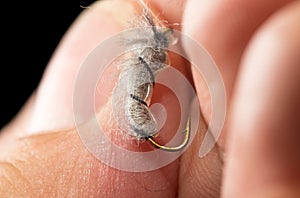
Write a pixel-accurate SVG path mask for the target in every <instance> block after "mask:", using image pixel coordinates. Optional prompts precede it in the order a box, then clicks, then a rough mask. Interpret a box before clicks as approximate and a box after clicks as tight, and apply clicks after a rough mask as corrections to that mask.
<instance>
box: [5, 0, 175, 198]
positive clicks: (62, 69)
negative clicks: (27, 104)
mask: <svg viewBox="0 0 300 198" xmlns="http://www.w3.org/2000/svg"><path fill="white" fill-rule="evenodd" d="M95 6H96V7H91V8H90V11H87V12H86V14H85V15H83V16H81V17H80V18H79V21H77V22H76V23H75V25H73V27H72V28H71V30H70V31H69V33H68V34H67V36H66V37H65V39H64V40H63V42H62V44H61V45H60V47H59V48H58V51H57V52H56V53H55V55H54V58H53V59H52V61H51V62H50V64H49V67H48V69H47V71H46V73H45V75H44V78H43V81H42V84H41V86H40V87H39V90H38V98H37V99H36V106H35V114H34V117H33V119H32V122H31V123H33V124H35V123H38V122H39V121H41V123H38V124H39V125H36V126H33V127H34V128H31V129H35V130H36V131H38V130H46V129H47V128H48V127H49V126H50V127H51V128H50V129H52V128H54V129H56V131H57V129H59V128H63V127H67V126H69V124H70V123H71V122H70V123H69V121H70V120H69V118H70V116H71V118H72V119H73V115H72V114H70V110H72V108H71V106H69V105H70V104H72V101H70V99H71V96H72V92H71V91H73V87H72V86H71V85H73V84H72V83H74V82H73V80H74V78H75V77H74V76H75V74H76V72H77V70H78V68H79V66H78V65H77V64H78V62H80V61H82V59H84V58H85V57H84V53H86V54H85V55H87V54H88V52H89V50H91V49H92V48H93V47H94V46H95V45H96V44H98V42H97V41H99V40H100V41H101V39H104V38H102V37H101V33H102V32H100V30H98V29H97V31H98V32H97V33H99V34H100V37H101V38H98V36H99V35H98V34H96V33H95V32H94V33H93V34H95V35H93V34H92V35H90V34H87V33H84V32H88V30H91V32H93V30H94V29H93V28H94V27H95V26H98V25H99V24H102V23H104V25H112V24H110V23H109V24H107V23H105V21H106V20H104V18H108V17H110V18H111V17H115V16H121V17H125V18H126V17H127V15H130V14H131V13H132V11H134V10H135V6H136V4H135V1H110V2H108V1H107V2H105V3H104V4H102V2H99V3H97V4H96V5H95ZM117 8H120V10H117V11H116V10H115V9H117ZM124 8H127V9H124ZM114 10H115V11H114ZM115 12H117V13H118V14H116V13H115ZM115 20H116V21H115ZM118 20H120V21H118ZM124 21H127V20H126V19H124V18H121V19H119V18H118V17H117V18H116V19H115V18H113V20H111V21H110V22H111V23H116V24H113V25H112V27H110V28H111V29H109V28H108V29H107V31H108V32H107V34H108V35H109V34H111V33H112V32H114V31H116V32H117V31H119V30H120V29H122V25H121V24H120V23H122V22H124ZM102 28H103V27H102ZM105 31H106V29H105ZM109 31H111V32H109ZM105 35H106V34H105ZM94 36H95V37H97V39H99V40H97V39H96V38H94V39H93V37H94ZM87 37H88V39H87V40H85V39H86V38H87ZM103 37H104V36H103ZM82 39H84V41H86V42H87V44H83V46H81V47H82V48H78V46H77V45H76V44H78V43H81V42H82V41H81V40H82ZM83 43H84V42H83ZM81 50H82V51H81ZM83 52H84V53H83ZM81 53H83V55H82V54H81ZM76 56H77V58H76V60H75V61H74V60H73V59H74V57H76ZM78 57H79V58H78ZM80 58H81V59H80ZM73 61H74V62H73ZM77 61H78V62H77ZM74 67H75V69H74ZM76 69H77V70H76ZM66 81H67V82H66ZM61 83H62V84H61ZM58 87H59V88H60V89H57V88H58ZM69 89H70V91H69ZM44 94H45V95H44ZM54 96H58V97H57V98H54V99H53V98H52V99H51V100H50V97H54ZM60 97H62V98H60ZM167 98H168V97H167ZM69 103H70V104H69ZM171 104H172V103H171ZM44 105H46V106H44ZM65 105H66V106H65ZM57 108H62V109H57ZM52 110H54V111H53V112H52ZM48 112H51V114H52V113H53V114H52V115H50V117H49V116H45V117H43V115H44V114H46V115H47V114H48ZM53 115H56V116H53ZM39 116H40V117H39ZM98 116H99V118H101V119H99V120H102V121H103V122H105V121H106V122H108V119H109V116H110V114H108V113H105V114H101V113H100V115H98ZM54 117H55V118H54ZM60 118H63V119H65V120H62V121H59V119H60ZM44 119H45V120H44ZM56 121H57V122H58V123H56ZM100 122H101V121H100ZM72 123H73V120H72ZM89 128H90V126H89V125H88V126H87V128H86V133H89ZM58 131H60V130H58ZM115 132H116V131H115ZM123 139H124V138H123ZM98 143H99V144H100V142H98ZM19 144H21V146H20V147H18V148H16V150H14V151H13V153H9V154H8V155H7V156H9V160H7V159H6V160H7V161H5V162H3V163H2V164H1V168H2V170H3V171H1V173H3V175H1V176H2V177H1V182H2V184H3V185H1V187H2V186H3V188H2V189H1V190H2V192H3V193H6V194H4V195H9V196H13V195H19V194H20V195H23V194H26V192H31V193H33V194H34V195H37V194H39V193H40V192H42V193H43V192H45V194H53V193H54V194H57V195H58V196H62V195H65V194H67V195H68V193H71V194H72V193H74V194H75V196H76V195H78V196H79V197H80V196H81V195H83V194H88V195H93V196H96V197H115V196H116V195H123V196H125V197H133V196H145V197H153V196H163V197H174V196H175V195H176V193H177V176H178V175H177V171H178V161H175V162H174V163H172V164H170V165H168V166H165V167H164V168H161V169H158V170H154V171H151V172H146V173H130V172H126V171H121V170H118V169H114V168H111V167H109V166H107V165H106V164H104V163H102V162H100V161H98V160H96V158H94V157H93V156H92V155H91V154H90V153H89V152H87V150H86V148H85V147H83V144H82V142H81V141H80V139H79V137H78V135H77V133H76V131H75V130H70V131H60V132H57V133H45V134H39V135H36V136H33V137H29V138H26V137H25V138H23V139H21V141H20V143H19ZM19 144H18V145H17V146H19ZM114 154H115V153H112V152H111V153H110V152H107V153H105V155H106V156H105V157H106V158H107V160H108V161H109V160H114V158H113V157H114ZM20 159H22V160H20ZM23 161H26V163H22V162H23ZM144 163H147V162H146V161H145V162H144ZM45 169H46V170H47V171H45ZM73 171H74V172H73ZM22 187H23V188H22ZM16 189H18V190H16ZM19 189H20V190H19ZM37 189H38V190H37ZM78 189H81V190H80V191H79V190H78ZM2 192H1V193H2ZM72 196H73V195H72Z"/></svg>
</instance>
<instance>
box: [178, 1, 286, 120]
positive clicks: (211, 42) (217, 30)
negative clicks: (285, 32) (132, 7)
mask: <svg viewBox="0 0 300 198" xmlns="http://www.w3.org/2000/svg"><path fill="white" fill-rule="evenodd" d="M288 2H289V1H287V0H275V1H274V0H264V1H260V0H254V1H240V0H228V1H209V0H200V1H199V0H189V1H187V3H186V8H185V11H184V15H183V33H184V34H187V35H188V36H190V37H191V38H193V39H194V40H195V41H197V42H199V44H201V45H202V46H203V47H204V48H205V49H206V50H208V52H209V53H210V54H211V56H212V58H213V59H214V61H215V62H216V64H217V65H218V67H219V69H220V72H221V74H222V77H223V80H224V84H225V88H226V94H227V101H228V104H230V98H231V93H232V89H233V87H234V82H235V78H236V73H237V71H238V69H239V68H238V65H239V63H240V59H241V56H242V54H243V51H244V49H245V47H246V45H247V43H248V42H249V39H250V38H251V36H252V34H253V33H254V32H255V30H256V29H257V28H258V27H259V25H261V24H262V23H263V22H264V21H265V20H266V19H267V18H268V17H269V16H270V15H271V14H272V13H273V12H275V11H276V10H277V9H279V8H280V7H282V6H283V5H285V4H287V3H288ZM187 53H188V54H189V52H187ZM190 54H193V53H190ZM193 76H194V80H195V82H198V81H199V83H196V89H197V93H198V94H199V97H200V99H199V100H200V101H201V100H202V102H201V103H202V104H201V107H202V109H203V110H204V112H203V114H204V117H205V120H206V121H207V122H208V121H209V119H210V115H211V112H210V109H211V108H207V106H210V100H209V93H207V92H208V90H207V88H205V87H204V86H203V85H202V84H201V83H200V82H201V80H200V79H201V77H200V76H199V74H197V72H196V71H194V70H193Z"/></svg>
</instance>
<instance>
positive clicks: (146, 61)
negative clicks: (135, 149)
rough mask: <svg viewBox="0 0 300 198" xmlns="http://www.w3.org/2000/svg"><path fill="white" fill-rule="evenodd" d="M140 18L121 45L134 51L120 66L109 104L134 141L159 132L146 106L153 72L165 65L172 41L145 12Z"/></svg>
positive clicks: (150, 95)
mask: <svg viewBox="0 0 300 198" xmlns="http://www.w3.org/2000/svg"><path fill="white" fill-rule="evenodd" d="M142 17H143V20H142V21H140V22H139V24H138V25H137V26H138V28H137V29H134V30H133V31H130V32H129V33H128V35H127V36H126V38H123V43H124V45H125V46H128V47H129V48H130V49H132V48H135V50H133V51H132V52H131V55H130V58H127V59H126V60H124V61H122V63H121V65H119V67H120V69H121V73H120V76H119V81H118V84H117V86H116V88H115V90H114V94H113V101H112V102H113V107H114V108H115V110H116V112H115V118H116V121H117V123H118V125H119V126H120V128H121V129H123V131H125V132H127V133H128V134H129V135H131V136H133V137H135V138H137V139H145V138H147V137H153V136H155V135H156V134H157V133H158V131H157V130H158V127H157V122H156V120H155V118H154V117H153V115H152V113H151V112H150V110H149V107H148V106H149V104H150V101H151V97H152V92H153V86H154V84H155V73H156V72H157V71H159V70H160V69H162V68H163V67H164V66H165V64H166V62H167V58H168V54H167V51H166V48H167V47H168V46H169V44H170V42H171V39H172V37H171V34H172V31H171V29H168V28H165V27H157V26H155V24H154V22H153V20H152V19H151V18H150V16H149V15H148V13H146V12H144V13H143V15H142ZM119 92H120V93H119Z"/></svg>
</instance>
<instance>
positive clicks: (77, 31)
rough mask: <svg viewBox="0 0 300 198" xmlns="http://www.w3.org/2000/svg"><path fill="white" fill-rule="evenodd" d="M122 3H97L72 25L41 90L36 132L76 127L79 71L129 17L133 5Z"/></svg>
mask: <svg viewBox="0 0 300 198" xmlns="http://www.w3.org/2000/svg"><path fill="white" fill-rule="evenodd" d="M119 4H122V3H117V2H116V1H113V2H108V1H104V2H101V3H95V4H94V5H93V6H90V7H88V8H86V10H84V12H83V13H82V14H81V15H80V16H79V17H78V19H77V20H76V21H75V22H74V23H73V25H72V26H71V27H70V28H69V30H68V32H67V33H66V34H65V36H64V37H63V38H62V41H61V42H60V44H59V46H58V47H57V49H56V51H55V52H54V54H53V56H52V58H51V60H50V62H49V64H48V65H47V69H46V71H45V73H44V75H43V78H42V80H41V82H40V85H39V87H38V89H37V95H36V101H35V105H34V110H33V115H32V118H31V121H30V125H29V129H28V131H30V132H31V133H34V132H40V131H44V130H45V131H47V130H53V129H64V128H71V127H74V121H73V111H72V96H73V88H74V83H75V80H76V76H77V72H78V71H79V69H80V67H81V64H82V62H83V61H84V59H85V58H86V57H87V56H88V54H89V53H90V51H92V50H93V49H94V48H95V47H96V46H97V45H98V44H99V43H101V42H102V41H103V40H105V39H107V38H108V37H109V36H111V35H113V34H115V33H117V32H118V31H121V30H122V29H123V28H124V26H123V25H124V24H125V23H126V21H128V20H129V19H128V17H129V16H130V13H132V11H133V6H131V5H129V4H128V3H124V4H123V6H124V7H123V8H122V9H121V7H119V6H118V5H119ZM121 10H122V11H121ZM126 11H127V12H128V13H126ZM108 19H110V20H108Z"/></svg>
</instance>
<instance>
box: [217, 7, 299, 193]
mask: <svg viewBox="0 0 300 198" xmlns="http://www.w3.org/2000/svg"><path fill="white" fill-rule="evenodd" d="M299 20H300V3H299V1H297V2H293V3H290V4H289V5H288V6H287V7H284V8H282V9H281V10H280V11H279V12H278V13H275V14H274V15H273V16H272V17H271V18H270V19H269V20H268V21H267V22H266V24H265V25H263V26H262V28H261V29H260V30H259V31H258V33H257V34H256V36H255V37H254V39H253V41H252V42H251V44H250V46H249V48H248V49H247V53H246V54H245V57H244V59H243V61H242V70H241V73H240V75H239V78H238V86H237V90H236V92H235V96H234V100H233V111H232V114H231V115H230V127H229V131H230V136H229V142H228V143H229V144H228V153H227V156H228V158H227V162H226V168H225V173H224V177H225V178H224V188H223V190H222V191H223V197H224V198H227V197H228V198H229V197H230V198H233V197H265V198H268V197H299V195H300V190H299V186H300V168H299V167H300V152H299V144H300V133H299V132H300V125H299V117H300V103H299V101H300V92H299V87H300V79H299V76H300V68H299V65H300V56H299V51H300V38H299V35H300V26H299V23H298V22H299Z"/></svg>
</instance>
